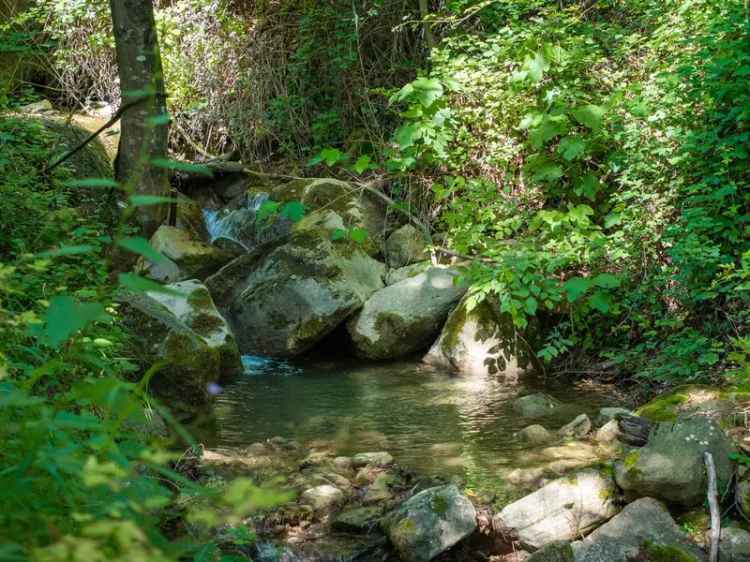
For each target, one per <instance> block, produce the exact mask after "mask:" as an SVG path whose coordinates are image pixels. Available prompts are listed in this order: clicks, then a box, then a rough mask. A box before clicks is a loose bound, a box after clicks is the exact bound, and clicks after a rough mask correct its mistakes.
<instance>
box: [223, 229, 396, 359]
mask: <svg viewBox="0 0 750 562" xmlns="http://www.w3.org/2000/svg"><path fill="white" fill-rule="evenodd" d="M243 272H244V273H246V276H245V277H244V278H241V279H237V278H238V277H240V276H241V274H242V273H243ZM384 275H385V266H384V265H383V264H381V263H379V262H377V261H375V260H374V259H372V258H371V257H369V256H368V255H367V254H366V253H365V252H364V251H363V250H362V249H361V248H360V247H359V246H358V245H356V244H354V243H353V242H333V241H331V239H330V236H329V235H328V233H327V232H326V231H325V230H313V229H311V230H306V229H303V230H300V231H296V232H294V233H293V234H292V235H291V237H290V239H289V241H288V242H287V243H286V244H284V245H283V246H280V247H278V248H275V249H273V250H271V251H270V252H269V253H268V254H266V255H264V256H263V257H261V258H260V260H258V262H257V263H254V264H252V266H249V264H244V262H243V264H237V266H236V267H234V273H233V274H232V277H234V278H235V279H236V281H237V282H236V284H234V286H233V289H231V292H232V294H233V295H234V298H233V299H232V301H231V304H230V306H229V314H230V317H231V320H232V322H233V324H234V326H235V328H236V330H235V333H236V334H237V338H238V341H239V342H240V348H241V349H242V350H243V352H246V353H251V354H262V355H269V356H273V357H293V356H296V355H299V354H301V353H304V352H305V351H307V350H309V349H310V348H311V347H313V346H314V345H315V344H316V343H317V342H319V341H320V340H322V339H323V338H324V337H325V336H327V335H328V334H329V333H330V332H331V331H333V329H334V328H336V326H338V325H339V324H340V323H341V322H343V321H344V320H346V318H347V317H348V316H349V315H351V314H352V313H353V312H355V311H356V310H358V309H359V308H360V307H362V305H363V304H364V302H365V300H366V299H367V298H368V297H369V296H370V295H371V294H372V293H373V292H375V291H376V290H378V289H380V288H382V287H383V276H384ZM223 277H224V278H225V279H228V278H229V277H230V275H229V272H228V273H227V275H224V276H223ZM216 281H217V280H212V281H211V283H210V284H211V285H212V286H216V285H217V283H216ZM222 284H223V285H224V286H226V285H228V283H222ZM222 300H223V297H222Z"/></svg>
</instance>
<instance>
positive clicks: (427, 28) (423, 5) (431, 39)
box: [419, 0, 435, 50]
mask: <svg viewBox="0 0 750 562" xmlns="http://www.w3.org/2000/svg"><path fill="white" fill-rule="evenodd" d="M419 15H420V17H421V18H422V27H423V29H424V39H425V42H426V43H427V48H428V49H430V50H432V49H434V48H435V36H434V35H433V34H432V25H431V24H430V22H429V21H427V17H428V16H429V15H430V9H429V7H428V6H427V0H419Z"/></svg>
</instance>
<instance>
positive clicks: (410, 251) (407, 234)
mask: <svg viewBox="0 0 750 562" xmlns="http://www.w3.org/2000/svg"><path fill="white" fill-rule="evenodd" d="M429 257H430V256H429V254H428V252H427V241H426V240H425V239H424V236H423V235H422V233H421V232H419V230H417V229H416V228H414V227H413V226H412V225H410V224H407V225H404V226H402V227H401V228H398V229H396V230H395V231H393V233H392V234H391V235H390V236H389V237H388V240H386V243H385V258H386V262H387V263H388V265H389V266H390V267H393V268H400V267H404V266H407V265H410V264H413V263H416V262H419V261H423V260H426V259H429Z"/></svg>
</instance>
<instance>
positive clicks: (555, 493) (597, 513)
mask: <svg viewBox="0 0 750 562" xmlns="http://www.w3.org/2000/svg"><path fill="white" fill-rule="evenodd" d="M619 510H620V508H619V506H618V503H617V487H616V486H615V483H614V481H613V480H612V477H611V476H609V475H607V474H602V473H601V472H599V471H596V470H584V471H581V472H579V473H576V474H573V475H570V476H565V477H563V478H559V479H557V480H555V481H553V482H550V483H549V484H547V485H546V486H544V487H543V488H540V489H539V490H537V491H536V492H534V493H533V494H530V495H528V496H526V497H524V498H521V499H520V500H518V501H516V502H513V503H511V504H509V505H507V506H505V507H504V508H503V509H502V510H501V511H500V512H499V513H498V514H496V515H495V517H494V518H493V520H492V524H493V527H494V529H495V530H496V531H497V532H500V533H502V534H503V535H504V536H511V537H513V538H514V539H516V540H517V541H518V542H519V543H520V544H521V546H523V547H524V548H527V549H530V550H536V549H538V548H541V547H542V546H544V545H545V544H547V543H550V542H553V541H560V540H574V539H576V538H578V537H579V536H581V535H583V534H586V533H588V532H590V531H591V530H592V529H594V528H596V527H597V526H599V525H601V524H602V523H604V522H605V521H607V520H608V519H609V518H611V517H613V516H614V515H616V514H617V512H618V511H619Z"/></svg>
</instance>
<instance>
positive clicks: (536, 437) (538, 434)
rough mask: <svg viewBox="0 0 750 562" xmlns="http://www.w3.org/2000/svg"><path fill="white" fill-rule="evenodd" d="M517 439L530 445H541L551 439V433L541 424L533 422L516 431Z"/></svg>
mask: <svg viewBox="0 0 750 562" xmlns="http://www.w3.org/2000/svg"><path fill="white" fill-rule="evenodd" d="M518 439H519V441H521V442H523V443H529V444H530V445H541V444H544V443H547V442H549V441H551V440H552V434H551V433H550V432H549V431H547V428H545V427H544V426H543V425H539V424H534V425H529V426H526V427H524V428H523V429H522V430H521V431H519V432H518Z"/></svg>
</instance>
